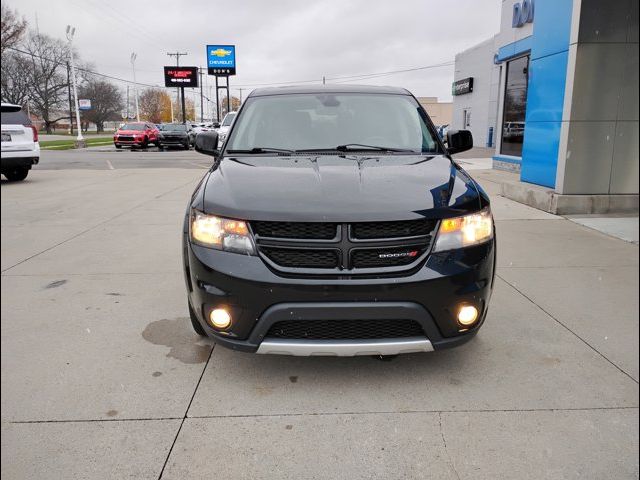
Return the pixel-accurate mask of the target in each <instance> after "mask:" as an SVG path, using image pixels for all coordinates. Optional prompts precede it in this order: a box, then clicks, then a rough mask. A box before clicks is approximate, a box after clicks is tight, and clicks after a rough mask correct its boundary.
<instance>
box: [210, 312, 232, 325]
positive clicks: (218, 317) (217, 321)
mask: <svg viewBox="0 0 640 480" xmlns="http://www.w3.org/2000/svg"><path fill="white" fill-rule="evenodd" d="M209 320H210V321H211V325H213V326H214V327H216V328H227V327H228V326H229V325H231V315H229V312H227V311H226V310H225V309H224V308H216V309H214V310H211V313H210V314H209Z"/></svg>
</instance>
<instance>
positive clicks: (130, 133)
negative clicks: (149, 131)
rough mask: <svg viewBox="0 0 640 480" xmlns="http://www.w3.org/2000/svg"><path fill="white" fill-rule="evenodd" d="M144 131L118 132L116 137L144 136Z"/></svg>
mask: <svg viewBox="0 0 640 480" xmlns="http://www.w3.org/2000/svg"><path fill="white" fill-rule="evenodd" d="M144 133H145V131H144V130H118V131H117V132H116V135H144Z"/></svg>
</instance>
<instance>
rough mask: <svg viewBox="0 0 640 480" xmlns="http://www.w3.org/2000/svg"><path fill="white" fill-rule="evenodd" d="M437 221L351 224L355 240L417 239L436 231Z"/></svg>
mask: <svg viewBox="0 0 640 480" xmlns="http://www.w3.org/2000/svg"><path fill="white" fill-rule="evenodd" d="M435 224H436V221H435V220H406V221H399V222H362V223H353V224H351V234H352V235H353V238H356V239H359V240H368V239H372V238H394V237H417V236H419V235H428V234H429V233H431V231H432V230H433V229H434V227H435Z"/></svg>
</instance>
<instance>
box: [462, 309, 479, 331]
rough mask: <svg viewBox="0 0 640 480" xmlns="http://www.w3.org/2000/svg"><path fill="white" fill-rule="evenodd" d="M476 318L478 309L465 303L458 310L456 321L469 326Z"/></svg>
mask: <svg viewBox="0 0 640 480" xmlns="http://www.w3.org/2000/svg"><path fill="white" fill-rule="evenodd" d="M477 319H478V309H477V308H476V307H473V306H471V305H465V306H463V307H460V310H458V322H460V325H463V326H465V327H469V326H471V325H473V324H474V323H476V320H477Z"/></svg>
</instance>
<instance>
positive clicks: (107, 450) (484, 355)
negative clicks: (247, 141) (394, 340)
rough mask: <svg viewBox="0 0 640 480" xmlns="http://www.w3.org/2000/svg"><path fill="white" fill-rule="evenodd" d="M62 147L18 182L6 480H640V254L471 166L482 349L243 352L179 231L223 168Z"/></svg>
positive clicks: (6, 371) (6, 218) (5, 301)
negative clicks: (230, 345)
mask: <svg viewBox="0 0 640 480" xmlns="http://www.w3.org/2000/svg"><path fill="white" fill-rule="evenodd" d="M54 153H55V155H56V156H53V154H54ZM63 153H65V152H46V155H47V156H49V157H48V158H47V157H45V154H43V161H42V169H41V168H40V166H38V168H37V169H35V170H34V171H33V172H32V174H31V175H30V176H29V177H28V179H27V180H26V181H25V182H23V183H16V184H10V183H6V182H4V181H3V182H2V187H1V188H2V205H1V206H2V246H1V248H2V255H1V256H2V290H1V297H2V298H1V300H2V302H1V309H2V354H1V355H2V475H3V476H5V478H10V479H11V478H123V477H131V478H159V477H160V476H161V477H162V478H166V479H169V478H171V479H174V478H175V479H183V478H221V479H227V478H229V479H235V478H246V479H258V478H265V479H267V478H291V479H307V478H318V479H320V478H322V479H325V478H326V479H330V478H331V479H332V478H344V479H357V478H363V479H364V478H384V479H396V478H398V479H399V478H416V479H417V478H444V479H448V478H451V479H485V478H486V479H495V478H518V479H521V478H522V479H527V478H531V479H539V478H554V479H556V478H592V479H601V478H613V479H618V478H620V479H626V478H638V293H637V292H638V275H637V272H638V245H636V244H633V243H629V242H626V241H624V240H620V239H618V238H614V237H611V236H609V235H605V234H603V233H601V232H598V231H596V230H594V229H592V228H588V227H586V226H583V225H580V224H576V223H574V222H571V221H568V220H566V219H563V218H561V217H556V216H553V215H549V214H547V213H544V212H540V211H538V210H535V209H533V208H531V207H527V206H524V205H521V204H518V203H515V202H512V201H510V200H507V199H504V198H502V197H499V196H498V195H497V191H498V189H497V187H496V185H497V184H495V183H494V182H492V181H491V178H492V177H491V172H488V171H485V170H481V169H477V170H473V171H472V173H473V175H474V176H476V177H477V178H478V179H479V180H480V181H481V183H483V186H484V187H485V189H486V190H487V191H488V192H489V194H490V195H492V200H493V203H492V207H493V211H494V215H495V217H496V228H497V234H498V239H499V240H498V241H499V268H498V279H497V282H496V289H495V292H494V296H493V298H492V302H491V308H490V312H489V317H488V319H487V321H486V324H485V326H484V327H483V328H482V330H481V331H480V333H479V335H478V337H477V338H476V339H475V340H474V341H473V342H470V343H469V344H467V345H465V346H463V347H461V348H459V349H456V350H451V351H443V352H436V353H432V354H425V355H408V356H400V357H398V358H396V359H394V360H393V361H390V362H380V361H377V360H375V359H371V358H298V357H292V358H289V357H276V356H273V357H271V356H255V355H249V354H242V353H238V352H231V351H228V350H225V349H223V348H220V347H214V346H213V345H212V344H211V343H210V342H208V341H203V340H201V339H200V338H199V337H197V336H196V335H195V334H193V333H192V332H191V330H190V325H189V320H188V314H187V310H186V299H185V293H184V291H183V289H184V285H183V279H182V273H181V269H180V248H179V244H180V226H181V223H182V215H183V212H184V209H185V207H186V204H187V201H188V198H189V194H190V193H191V190H192V188H193V186H194V185H195V183H196V182H197V181H198V180H199V178H200V177H201V176H202V175H203V173H204V171H205V170H204V168H203V167H204V166H206V165H207V163H208V160H207V158H206V157H202V156H200V155H198V154H195V153H194V152H186V153H184V154H183V152H176V153H179V154H180V155H176V156H174V157H168V156H167V157H166V158H172V160H171V161H172V162H174V163H171V164H170V167H171V168H163V167H164V166H166V164H164V163H162V162H164V161H165V160H163V158H165V157H162V158H160V160H158V163H151V162H149V163H145V164H144V167H141V168H128V167H130V166H131V165H125V166H124V167H122V168H120V166H119V165H118V164H117V163H115V164H114V163H113V162H112V165H113V166H114V169H113V170H112V169H109V168H104V165H105V164H106V162H105V160H104V156H100V155H98V154H93V155H91V154H90V155H78V156H77V157H75V156H74V157H62V156H59V155H60V154H63ZM103 153H104V155H109V157H107V158H111V157H117V158H118V160H116V162H122V163H124V162H126V161H127V159H129V158H131V159H132V160H133V161H135V162H146V160H145V158H146V157H145V158H142V159H141V158H138V159H133V156H131V157H129V156H128V155H129V154H132V153H134V152H126V153H125V155H124V156H121V155H120V153H110V152H103ZM74 154H75V152H74ZM149 154H153V153H152V152H148V153H139V154H138V155H149ZM154 155H158V156H160V155H163V153H160V152H158V153H156V154H154ZM69 158H71V159H72V160H69ZM120 158H122V159H123V160H120ZM149 158H151V157H149ZM463 160H464V159H463ZM75 161H77V162H81V163H80V164H76V165H80V167H79V168H77V169H76V168H74V164H73V163H72V162H75ZM167 161H168V160H167ZM49 162H51V163H52V164H53V163H55V164H56V169H55V170H45V169H46V168H47V164H48V163H49ZM56 162H57V163H56ZM187 162H189V163H187ZM99 163H101V164H102V165H100V166H99V169H98V168H91V166H92V164H95V166H96V167H97V166H98V164H99ZM180 163H182V164H183V165H180ZM470 163H473V162H472V161H470ZM87 165H89V167H87Z"/></svg>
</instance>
